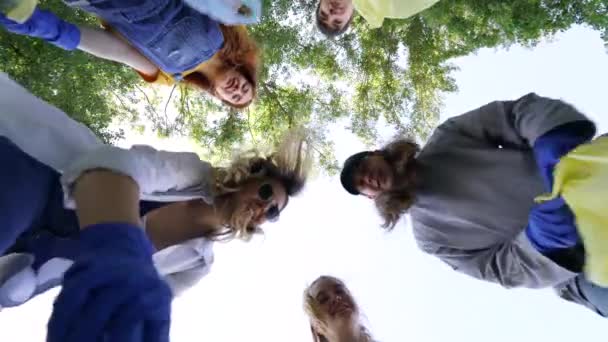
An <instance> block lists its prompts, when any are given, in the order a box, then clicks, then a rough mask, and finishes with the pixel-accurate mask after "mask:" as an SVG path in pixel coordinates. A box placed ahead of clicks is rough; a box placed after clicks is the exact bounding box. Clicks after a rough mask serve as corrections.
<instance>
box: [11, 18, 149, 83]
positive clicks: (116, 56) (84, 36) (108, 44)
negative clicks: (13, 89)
mask: <svg viewBox="0 0 608 342" xmlns="http://www.w3.org/2000/svg"><path fill="white" fill-rule="evenodd" d="M0 24H1V25H2V26H4V28H5V29H6V30H8V31H9V32H12V33H15V34H20V35H25V36H30V37H34V38H40V39H42V40H44V41H46V42H48V43H51V44H53V45H55V46H57V47H60V48H62V49H64V50H68V51H71V50H75V49H79V50H82V51H85V52H87V53H90V54H92V55H94V56H97V57H99V58H103V59H107V60H110V61H114V62H118V63H122V64H125V65H128V66H130V67H132V68H133V69H135V70H138V71H140V72H142V73H143V74H146V75H155V74H157V73H158V68H157V67H156V66H155V65H154V64H152V62H150V61H149V60H148V59H147V58H146V57H144V56H143V55H142V54H141V53H140V52H139V51H137V50H136V49H135V48H134V47H132V46H131V45H130V44H129V43H127V42H126V41H125V40H123V39H121V38H119V37H118V36H117V35H114V34H112V33H111V32H109V31H107V30H105V29H102V28H94V27H86V26H77V25H74V24H72V23H69V22H66V21H64V20H62V19H61V18H59V17H57V16H56V15H55V14H54V13H52V12H49V11H45V10H41V9H39V8H37V9H36V10H35V11H34V13H33V14H32V16H31V17H30V18H29V19H28V20H27V21H25V22H24V23H18V22H15V21H12V20H11V19H8V18H6V17H4V16H2V15H0Z"/></svg>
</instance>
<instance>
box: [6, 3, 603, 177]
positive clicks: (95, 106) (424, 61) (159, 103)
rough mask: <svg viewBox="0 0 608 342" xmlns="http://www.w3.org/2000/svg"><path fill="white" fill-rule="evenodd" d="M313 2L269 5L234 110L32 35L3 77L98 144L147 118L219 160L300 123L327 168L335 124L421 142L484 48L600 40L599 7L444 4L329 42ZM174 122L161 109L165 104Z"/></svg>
mask: <svg viewBox="0 0 608 342" xmlns="http://www.w3.org/2000/svg"><path fill="white" fill-rule="evenodd" d="M41 3H42V6H44V7H47V8H50V9H51V10H53V11H54V12H55V13H57V14H58V15H59V16H61V17H62V18H64V19H67V20H69V21H74V22H81V23H89V24H92V25H95V24H96V20H95V19H94V18H91V17H89V16H87V15H85V14H83V13H81V12H76V11H74V10H73V9H70V8H68V7H67V6H65V5H64V4H63V3H61V1H60V0H46V1H41ZM316 6H317V1H316V0H300V1H298V0H296V1H289V0H272V1H271V0H265V1H264V14H263V18H262V22H261V23H260V24H258V25H254V26H251V27H250V30H251V32H252V34H253V36H254V37H255V38H256V39H257V41H258V42H259V44H260V45H261V47H262V51H263V68H262V71H261V74H260V77H259V80H260V85H259V95H258V99H257V100H256V101H255V102H254V105H252V106H251V107H250V108H248V109H245V110H242V111H235V110H232V109H230V108H228V107H225V106H223V105H222V104H220V103H219V102H218V101H217V100H214V99H212V98H210V97H208V96H204V95H201V94H199V93H198V92H196V91H193V90H189V89H183V88H180V87H178V88H177V89H175V91H174V92H173V91H172V92H171V93H172V96H171V97H170V100H169V103H168V102H167V95H166V93H165V92H163V91H161V90H159V89H156V88H150V87H149V86H147V85H145V84H144V83H143V82H141V81H140V80H139V79H138V76H137V75H136V74H135V73H134V72H132V71H131V70H129V69H128V68H126V67H124V66H120V65H117V64H115V63H111V62H107V61H102V60H99V59H97V58H95V57H90V56H87V55H85V54H83V53H80V52H65V51H62V50H60V49H58V48H55V47H53V46H50V45H47V44H44V43H43V42H40V41H36V40H34V39H29V38H24V37H19V36H15V35H10V34H8V33H6V32H0V39H1V42H2V43H1V44H0V60H1V61H2V67H1V68H2V70H3V71H6V72H8V73H9V74H11V75H12V76H13V77H15V78H16V79H17V80H18V81H19V82H21V83H22V84H24V85H25V86H26V87H28V88H29V89H30V90H32V91H33V92H34V93H35V94H36V95H38V96H40V97H42V98H43V99H45V100H47V101H49V102H51V103H53V104H55V105H56V106H58V107H59V108H61V109H63V110H64V111H65V112H66V113H68V114H69V115H70V116H72V117H74V118H75V119H77V120H79V121H81V122H83V123H85V124H86V125H88V126H89V127H91V128H92V129H93V130H94V131H95V132H96V133H98V134H99V135H101V136H102V137H103V138H104V139H105V140H106V141H109V142H111V141H112V139H115V138H117V137H119V136H120V134H121V132H116V131H111V130H110V129H109V126H110V123H111V122H112V120H114V119H121V120H124V121H126V122H136V121H137V120H138V119H141V118H146V119H147V120H148V121H150V122H151V123H152V124H153V127H154V129H155V130H156V131H157V132H158V133H159V134H161V135H173V134H179V135H187V136H190V137H191V138H192V139H194V140H195V141H197V142H200V144H201V145H202V146H205V147H206V148H207V149H208V151H209V153H210V154H212V155H213V156H214V157H215V158H224V157H225V156H226V154H227V153H229V152H230V151H231V150H232V149H233V147H234V146H236V145H239V144H242V143H245V142H253V143H269V142H272V141H274V140H275V139H277V138H278V137H279V136H280V135H281V133H282V132H284V131H285V130H286V129H288V128H290V127H293V126H296V125H307V126H309V127H311V128H312V131H313V132H314V138H315V139H314V144H315V149H316V150H317V152H318V155H319V162H320V165H321V166H322V168H323V169H325V170H326V171H328V172H330V173H332V172H335V171H336V170H337V168H338V162H337V161H336V160H335V158H334V156H333V141H332V137H331V136H330V130H329V128H330V127H332V125H333V124H343V125H346V126H347V127H348V129H349V130H350V131H352V132H353V133H354V134H355V135H356V136H357V137H359V138H360V139H361V140H362V141H364V142H365V143H368V144H372V143H375V142H376V141H377V139H378V135H377V131H376V127H377V124H378V123H379V122H383V123H386V124H388V125H390V126H391V127H393V128H394V129H395V130H396V131H398V132H400V133H403V134H408V135H410V136H414V137H418V138H421V139H424V138H426V137H427V136H428V134H429V133H430V132H431V130H432V128H433V127H434V126H435V125H436V124H437V120H438V117H439V112H440V110H441V106H442V101H441V98H442V94H445V93H446V92H453V91H456V90H457V87H456V84H455V82H454V79H453V78H452V77H451V75H452V72H453V71H454V69H455V67H454V66H453V65H452V64H450V60H451V59H452V58H455V57H459V56H465V55H467V54H470V53H473V52H474V51H476V50H478V49H480V48H484V47H498V46H509V45H511V44H516V43H517V44H523V45H527V46H533V45H534V44H536V43H537V42H538V41H539V40H540V39H541V38H543V37H547V36H551V35H554V34H555V33H558V32H560V31H564V30H567V29H568V28H569V27H571V26H572V25H574V24H586V25H589V26H591V27H593V28H594V29H596V30H598V31H600V33H601V35H602V38H603V39H604V40H605V41H606V42H608V4H607V2H606V0H579V1H563V0H441V1H439V2H438V3H437V4H436V5H435V6H433V7H432V8H430V9H428V10H426V11H424V12H422V13H421V14H419V15H416V16H414V17H411V18H409V19H405V20H385V22H384V25H383V27H382V28H380V29H369V27H368V26H367V24H366V23H365V21H364V20H363V19H362V18H361V17H359V16H356V17H355V18H354V20H353V23H352V27H351V29H349V30H348V31H347V33H346V34H344V35H343V36H341V37H339V38H337V39H326V38H325V37H323V36H322V35H321V34H320V33H319V32H318V30H317V29H316V27H315V24H314V11H315V9H316ZM168 107H169V108H170V111H173V112H174V113H173V115H168V114H167V108H168Z"/></svg>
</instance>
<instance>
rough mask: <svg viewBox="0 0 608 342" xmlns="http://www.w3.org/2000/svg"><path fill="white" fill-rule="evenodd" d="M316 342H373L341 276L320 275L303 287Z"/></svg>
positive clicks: (305, 309)
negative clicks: (339, 277)
mask: <svg viewBox="0 0 608 342" xmlns="http://www.w3.org/2000/svg"><path fill="white" fill-rule="evenodd" d="M304 311H306V314H307V315H308V318H309V319H310V330H311V332H312V337H313V341H314V342H373V341H374V340H373V338H372V336H371V334H370V333H369V331H368V330H367V328H366V327H365V326H364V325H363V324H362V323H361V314H360V311H359V307H358V306H357V303H356V301H355V299H354V298H353V296H352V295H351V293H350V291H349V290H348V288H347V287H346V285H345V284H344V282H342V280H340V279H338V278H335V277H332V276H326V275H325V276H320V277H319V278H317V279H316V280H315V281H314V282H313V283H312V284H311V285H310V286H308V287H307V288H306V290H304Z"/></svg>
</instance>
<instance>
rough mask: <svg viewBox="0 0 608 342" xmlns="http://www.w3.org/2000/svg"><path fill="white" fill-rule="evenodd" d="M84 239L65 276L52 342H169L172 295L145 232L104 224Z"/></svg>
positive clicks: (50, 336) (91, 229) (56, 306)
mask: <svg viewBox="0 0 608 342" xmlns="http://www.w3.org/2000/svg"><path fill="white" fill-rule="evenodd" d="M80 240H81V243H82V246H83V252H82V254H81V255H79V257H78V258H77V260H76V262H75V264H74V265H73V266H72V267H71V268H70V269H69V270H68V271H67V272H66V274H65V276H64V280H63V288H62V290H61V292H60V294H59V296H58V297H57V299H56V300H55V304H54V309H53V314H52V316H51V319H50V320H49V324H48V337H47V342H82V341H112V342H168V341H169V326H170V316H171V300H172V294H171V290H170V289H169V286H168V285H167V284H166V283H165V281H163V280H162V279H161V278H160V276H159V275H158V273H157V271H156V269H155V267H154V265H153V263H152V253H153V252H154V249H153V247H152V245H151V244H150V242H149V240H148V238H147V237H146V236H145V234H144V232H143V230H142V229H141V228H139V227H136V226H131V225H128V224H99V225H93V226H91V227H87V228H86V229H84V230H83V231H82V232H81V235H80ZM84 247H86V248H84Z"/></svg>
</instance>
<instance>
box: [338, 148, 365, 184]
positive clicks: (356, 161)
mask: <svg viewBox="0 0 608 342" xmlns="http://www.w3.org/2000/svg"><path fill="white" fill-rule="evenodd" d="M371 154H372V152H370V151H363V152H359V153H357V154H353V155H352V156H350V157H348V159H346V161H345V162H344V166H343V167H342V172H341V173H340V182H342V186H343V187H344V189H345V190H346V191H348V192H349V193H350V194H351V195H359V194H360V192H359V190H357V186H356V185H355V183H354V176H355V172H356V171H357V169H358V168H359V165H360V164H361V162H362V161H363V159H365V157H367V156H369V155H371Z"/></svg>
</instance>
